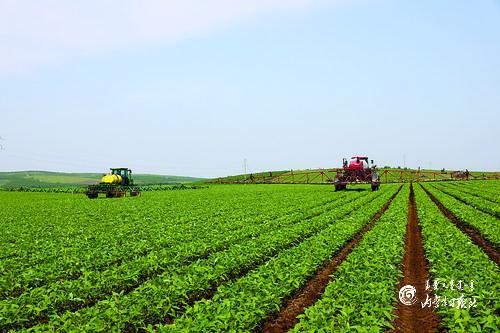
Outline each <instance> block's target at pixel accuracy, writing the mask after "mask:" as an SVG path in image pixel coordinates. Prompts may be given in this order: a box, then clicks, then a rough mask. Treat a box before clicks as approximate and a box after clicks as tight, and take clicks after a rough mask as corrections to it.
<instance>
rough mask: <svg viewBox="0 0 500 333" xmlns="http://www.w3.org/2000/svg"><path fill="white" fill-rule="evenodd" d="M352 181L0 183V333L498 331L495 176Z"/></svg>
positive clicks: (499, 237) (499, 229)
mask: <svg viewBox="0 0 500 333" xmlns="http://www.w3.org/2000/svg"><path fill="white" fill-rule="evenodd" d="M359 188H360V189H363V190H360V191H340V192H334V191H333V188H332V186H319V185H216V186H210V187H209V188H206V189H199V190H186V191H165V192H163V191H159V192H150V193H145V194H144V195H143V196H142V197H137V198H123V199H98V200H88V199H87V198H86V197H84V196H83V195H77V194H64V193H16V192H1V191H0V227H1V230H2V232H1V234H0V331H1V332H9V331H32V332H59V331H62V332H70V331H71V332H79V331H86V332H112V331H116V332H119V331H126V332H137V331H151V332H179V331H180V332H202V331H205V332H227V331H232V332H260V331H264V332H285V331H290V330H292V331H297V332H299V331H311V332H313V331H323V332H351V331H352V332H388V331H391V332H438V331H442V332H498V331H499V326H500V321H499V314H500V313H499V310H498V309H499V308H500V301H499V297H498V290H500V274H499V273H500V272H499V269H498V264H499V262H498V256H499V254H498V253H499V252H498V248H499V244H500V224H499V217H500V210H499V204H500V197H499V194H498V193H500V182H499V181H470V182H436V183H425V184H417V183H414V184H412V185H410V184H403V185H401V184H391V185H383V186H382V187H381V190H380V191H376V192H371V191H369V190H368V188H367V187H363V186H359ZM408 286H411V287H413V288H414V291H413V290H412V289H411V288H410V289H405V287H408Z"/></svg>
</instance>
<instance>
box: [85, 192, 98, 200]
mask: <svg viewBox="0 0 500 333" xmlns="http://www.w3.org/2000/svg"><path fill="white" fill-rule="evenodd" d="M97 196H98V194H97V193H96V192H87V197H88V198H89V199H95V198H97Z"/></svg>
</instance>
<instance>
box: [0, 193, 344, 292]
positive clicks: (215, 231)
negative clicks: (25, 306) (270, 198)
mask: <svg viewBox="0 0 500 333" xmlns="http://www.w3.org/2000/svg"><path fill="white" fill-rule="evenodd" d="M343 195H344V194H340V195H339V194H335V195H333V196H331V197H326V198H324V196H323V198H321V199H320V198H319V197H317V196H316V195H311V198H310V199H309V198H308V199H307V200H304V201H302V202H298V203H297V204H296V205H293V206H291V207H286V208H284V209H283V210H280V209H277V207H276V206H274V205H269V206H268V207H267V208H266V210H263V211H262V212H261V214H260V215H259V214H256V216H252V218H251V219H250V218H249V214H248V211H246V210H238V209H234V210H232V211H227V212H226V211H224V214H223V216H224V218H219V217H218V218H216V219H213V218H210V217H209V216H207V217H206V220H205V224H202V225H199V222H200V221H199V220H197V219H194V218H193V217H191V219H190V221H185V222H183V223H176V224H175V225H173V227H172V228H170V230H169V232H168V234H167V235H166V237H161V238H159V239H158V240H156V242H154V243H153V244H149V245H148V246H145V245H144V243H142V244H138V245H142V246H137V247H138V248H139V249H141V252H137V250H138V249H134V250H135V252H134V251H129V250H128V248H123V247H118V248H117V249H112V251H109V250H108V251H107V252H105V250H106V244H103V247H104V248H102V247H99V246H96V244H95V243H94V244H93V248H90V249H87V248H84V249H83V251H82V252H83V253H84V254H85V255H86V256H87V257H89V258H90V257H91V256H96V257H98V259H97V260H82V257H81V256H73V255H72V254H70V255H68V256H66V255H65V253H64V252H61V253H59V258H60V259H61V260H59V261H48V262H45V263H40V264H38V265H34V264H33V263H29V261H28V260H26V261H28V263H23V262H22V261H21V262H20V260H19V259H20V258H22V256H21V255H17V256H15V257H14V258H12V259H11V260H3V261H1V262H0V267H3V268H4V269H3V273H2V275H1V278H0V282H2V283H1V285H2V288H1V290H2V293H3V294H4V295H5V294H8V293H10V292H12V291H13V290H15V291H16V292H18V294H20V292H19V291H25V290H27V288H33V287H38V286H41V285H43V284H44V283H48V282H51V281H58V282H60V281H61V280H64V279H65V277H72V278H71V280H74V279H75V278H77V277H79V276H81V275H84V274H86V273H87V272H94V271H95V270H101V269H99V268H100V267H105V269H106V270H109V269H111V268H112V266H119V265H121V264H123V260H119V259H121V258H123V257H124V256H127V257H128V258H129V260H125V261H134V260H135V259H137V260H139V261H140V260H148V256H149V257H154V256H163V255H162V253H161V251H160V250H161V249H162V248H163V247H165V246H167V245H168V246H169V247H170V248H171V249H169V250H164V252H165V251H169V252H172V250H174V249H172V248H175V246H179V245H182V246H184V244H185V243H186V242H190V243H192V248H193V249H195V250H196V251H198V252H194V253H193V255H194V254H196V253H198V254H199V253H204V252H206V251H210V249H213V248H214V245H217V240H218V239H222V240H227V241H230V240H231V239H232V236H233V234H231V232H232V231H234V230H239V229H241V228H243V229H244V230H243V231H244V232H245V234H244V235H247V236H249V237H250V236H255V233H259V232H262V231H263V230H265V228H263V227H264V225H261V224H263V223H264V222H266V223H264V224H265V225H271V226H272V224H271V223H267V222H271V221H273V220H274V219H278V218H280V216H287V218H288V216H290V214H292V215H293V216H296V218H297V219H300V218H302V217H304V216H306V215H307V214H310V213H311V212H312V213H314V211H315V209H316V208H315V207H316V206H318V207H321V206H322V205H325V204H327V203H328V202H335V200H336V199H340V198H342V196H343ZM313 200H314V201H313ZM290 217H292V216H290ZM173 218H174V217H173V216H169V219H173ZM227 218H231V220H232V223H231V225H229V226H228V225H227V222H226V221H227V220H226V219H227ZM138 222H139V221H138ZM179 222H180V221H179ZM196 222H198V223H196ZM195 223H196V224H195ZM193 224H195V225H193ZM193 231H195V232H193ZM200 232H201V233H200ZM226 233H227V234H228V235H229V236H227V235H226ZM235 235H238V236H240V234H235ZM244 235H241V236H244ZM131 236H132V237H130V238H127V237H126V236H124V235H123V234H122V241H123V242H125V241H126V242H131V243H132V244H133V242H134V239H135V237H136V236H135V234H132V235H131ZM139 236H142V238H141V239H140V240H141V241H143V242H144V240H145V239H144V237H143V235H141V233H139ZM207 236H209V237H210V239H212V240H213V242H211V243H206V241H205V239H206V237H207ZM228 237H229V238H228ZM78 240H79V239H78V238H75V243H76V242H77V241H78ZM80 241H81V242H82V243H87V242H88V239H85V238H83V239H80ZM49 244H50V243H49ZM73 246H74V245H73ZM218 246H221V245H220V244H218ZM184 247H185V246H184ZM215 248H216V247H215ZM101 251H102V252H104V253H105V254H106V255H107V256H101V257H99V253H100V252H101ZM162 251H163V250H162ZM83 253H82V254H83ZM42 254H43V253H42ZM141 254H142V255H141ZM73 258H74V259H75V260H79V261H81V262H82V263H81V264H80V265H78V266H76V265H73V261H72V259H73ZM42 259H44V258H43V257H42ZM106 259H107V260H106ZM26 267H28V268H29V269H26Z"/></svg>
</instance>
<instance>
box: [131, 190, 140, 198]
mask: <svg viewBox="0 0 500 333" xmlns="http://www.w3.org/2000/svg"><path fill="white" fill-rule="evenodd" d="M140 195H141V192H139V191H130V196H131V197H138V196H140Z"/></svg>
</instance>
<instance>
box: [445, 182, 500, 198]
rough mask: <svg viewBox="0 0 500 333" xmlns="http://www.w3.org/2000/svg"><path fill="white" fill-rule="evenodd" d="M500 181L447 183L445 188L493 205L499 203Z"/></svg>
mask: <svg viewBox="0 0 500 333" xmlns="http://www.w3.org/2000/svg"><path fill="white" fill-rule="evenodd" d="M499 184H500V181H495V180H488V181H473V182H449V183H446V186H449V187H453V188H455V189H459V190H461V191H463V192H465V193H468V194H472V195H474V196H477V197H479V198H482V199H486V200H488V201H491V202H493V203H500V185H499Z"/></svg>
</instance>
